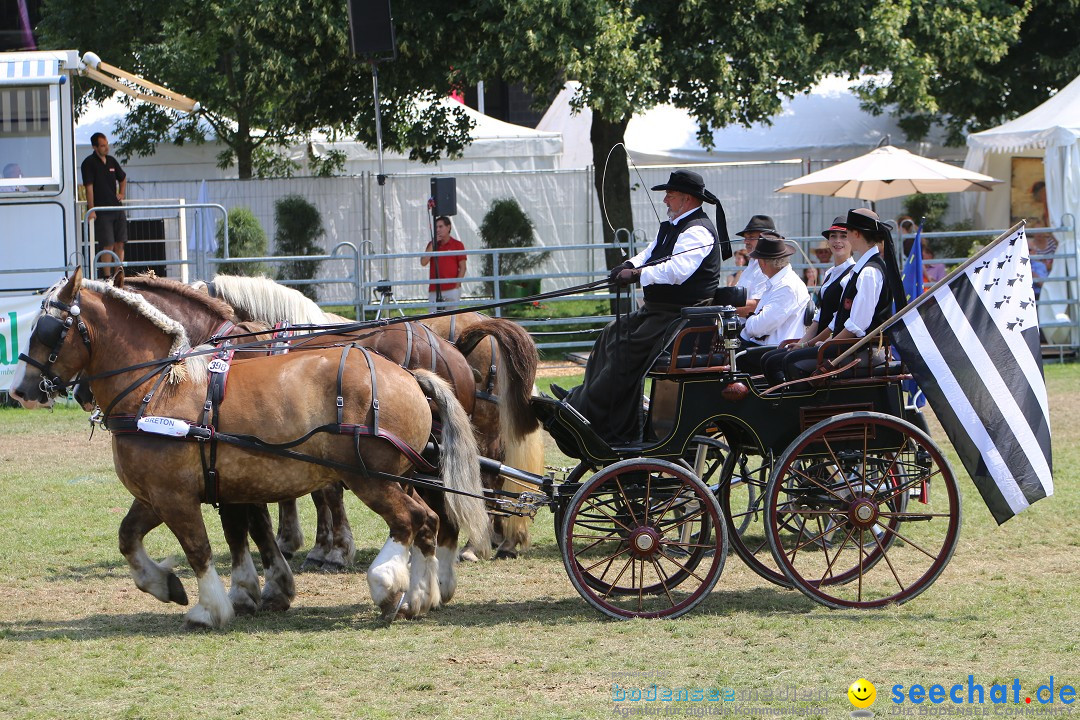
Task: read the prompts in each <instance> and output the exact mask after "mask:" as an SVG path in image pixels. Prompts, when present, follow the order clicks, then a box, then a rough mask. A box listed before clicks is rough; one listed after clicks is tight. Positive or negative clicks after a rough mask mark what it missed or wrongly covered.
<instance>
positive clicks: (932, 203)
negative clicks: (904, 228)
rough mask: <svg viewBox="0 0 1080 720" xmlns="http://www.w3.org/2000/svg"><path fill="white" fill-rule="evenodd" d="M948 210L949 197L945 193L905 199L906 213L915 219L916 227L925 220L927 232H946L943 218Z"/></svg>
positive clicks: (917, 195)
mask: <svg viewBox="0 0 1080 720" xmlns="http://www.w3.org/2000/svg"><path fill="white" fill-rule="evenodd" d="M948 209H949V196H948V195H946V194H944V193H916V194H914V195H908V196H907V197H906V198H904V212H905V213H906V214H908V215H910V216H911V217H912V218H914V220H915V225H916V226H917V225H918V224H919V221H920V220H922V219H923V218H925V222H924V223H923V230H924V231H925V232H935V231H937V230H944V229H945V226H944V223H943V222H942V221H941V218H942V217H944V215H945V212H946V211H947V210H948Z"/></svg>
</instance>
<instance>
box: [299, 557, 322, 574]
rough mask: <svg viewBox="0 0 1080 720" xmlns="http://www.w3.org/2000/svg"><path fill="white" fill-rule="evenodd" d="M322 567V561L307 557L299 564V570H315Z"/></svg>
mask: <svg viewBox="0 0 1080 720" xmlns="http://www.w3.org/2000/svg"><path fill="white" fill-rule="evenodd" d="M322 567H323V563H322V562H321V561H319V560H312V559H311V558H308V559H306V560H304V562H303V564H301V565H300V572H316V571H317V570H322Z"/></svg>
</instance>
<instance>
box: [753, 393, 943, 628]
mask: <svg viewBox="0 0 1080 720" xmlns="http://www.w3.org/2000/svg"><path fill="white" fill-rule="evenodd" d="M765 515H766V518H767V523H766V525H767V532H768V534H769V544H770V547H771V548H772V550H773V553H774V555H775V557H776V560H777V562H778V563H779V566H780V567H781V569H782V570H783V571H784V573H785V575H786V576H787V577H788V578H789V579H790V580H791V581H792V583H793V584H794V585H795V586H796V587H798V588H799V589H800V590H802V591H803V592H804V593H805V594H807V595H808V596H810V597H811V598H813V599H814V600H817V601H818V602H820V603H822V604H824V605H828V606H830V607H858V608H869V607H880V606H882V605H887V604H890V603H897V604H899V603H903V602H906V601H908V600H910V599H912V598H914V597H915V596H917V595H918V594H919V593H921V592H923V591H924V590H925V589H926V588H927V587H929V586H930V584H932V583H933V581H934V580H935V579H937V577H938V575H940V574H941V572H942V570H944V568H945V566H946V565H947V564H948V562H949V559H950V558H951V557H952V553H953V550H954V549H955V547H956V542H957V539H958V537H959V529H960V495H959V491H958V489H957V486H956V481H955V477H954V476H953V474H952V470H951V468H950V467H949V465H948V463H947V462H946V461H945V459H944V458H943V457H942V455H941V452H940V451H939V450H938V448H937V446H936V445H934V443H933V441H932V440H931V439H930V438H929V437H927V436H926V435H925V434H924V433H923V432H922V431H921V430H919V429H918V428H916V427H915V426H913V425H911V424H910V423H907V422H905V421H903V420H900V419H898V418H895V417H892V416H889V415H882V414H879V413H850V414H847V415H841V416H837V417H834V418H831V419H829V420H825V421H823V422H821V423H818V424H817V425H815V426H814V427H812V428H810V429H809V430H807V431H806V432H804V433H803V434H802V435H801V436H800V437H799V438H798V439H797V440H796V441H795V442H794V443H792V445H791V446H790V447H789V448H788V449H787V450H786V451H785V452H784V454H783V456H782V457H781V458H780V460H779V461H778V462H777V466H776V471H775V472H774V474H773V478H772V480H771V481H770V483H769V487H768V490H767V493H766V512H765ZM792 518H798V521H799V522H798V524H799V526H800V532H799V533H797V534H796V533H793V532H792V531H791V522H792Z"/></svg>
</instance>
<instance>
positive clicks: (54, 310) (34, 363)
mask: <svg viewBox="0 0 1080 720" xmlns="http://www.w3.org/2000/svg"><path fill="white" fill-rule="evenodd" d="M82 285H83V276H82V268H76V270H75V273H74V274H73V275H72V276H71V278H70V279H66V280H60V281H59V282H58V283H56V284H55V285H53V286H52V287H51V288H50V289H49V291H48V292H47V293H46V294H45V299H44V300H42V301H41V312H40V313H39V314H38V316H37V317H36V318H35V319H34V322H33V325H32V326H31V328H30V342H29V344H28V346H27V349H26V352H25V353H21V354H20V355H19V364H18V366H17V367H16V368H15V376H14V377H13V378H12V380H11V391H10V394H11V397H13V398H15V399H16V400H17V401H18V402H19V403H20V404H21V405H22V406H23V407H26V408H38V407H51V406H52V404H53V401H54V400H55V398H56V396H57V395H58V394H59V393H60V392H61V391H63V390H65V389H66V388H67V387H68V385H69V384H70V381H71V380H72V379H74V378H75V376H76V375H78V374H79V372H80V371H81V370H82V369H83V367H85V366H86V363H87V362H88V361H89V358H90V335H89V331H88V330H87V326H86V323H85V322H84V321H83V318H82V317H81V315H82V308H81V306H80V304H79V295H80V291H81V290H82ZM73 329H75V330H76V332H72V330H73Z"/></svg>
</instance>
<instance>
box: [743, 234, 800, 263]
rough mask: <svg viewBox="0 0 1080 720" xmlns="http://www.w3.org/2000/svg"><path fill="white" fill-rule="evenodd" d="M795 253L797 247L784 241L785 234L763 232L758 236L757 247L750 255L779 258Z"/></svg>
mask: <svg viewBox="0 0 1080 720" xmlns="http://www.w3.org/2000/svg"><path fill="white" fill-rule="evenodd" d="M794 254H795V248H793V247H792V246H791V245H788V244H787V243H786V242H785V241H784V236H783V235H780V234H778V233H774V232H768V231H766V232H763V233H761V237H760V238H758V241H757V247H755V248H754V250H753V252H751V253H750V257H752V258H757V259H759V260H777V259H779V258H786V257H788V256H789V255H794Z"/></svg>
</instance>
